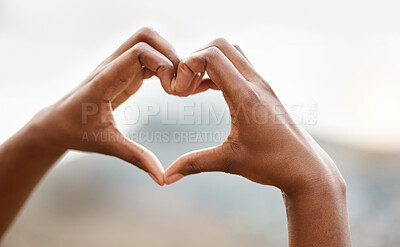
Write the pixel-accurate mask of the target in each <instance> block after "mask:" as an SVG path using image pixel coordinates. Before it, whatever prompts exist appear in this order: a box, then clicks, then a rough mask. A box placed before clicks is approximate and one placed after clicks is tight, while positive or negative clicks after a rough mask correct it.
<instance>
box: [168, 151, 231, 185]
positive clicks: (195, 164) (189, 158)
mask: <svg viewBox="0 0 400 247" xmlns="http://www.w3.org/2000/svg"><path fill="white" fill-rule="evenodd" d="M228 164H229V162H227V159H226V158H225V157H224V154H223V152H222V150H221V146H218V147H214V148H208V149H203V150H200V151H195V152H192V153H187V154H185V155H183V156H181V157H179V158H178V159H177V160H175V161H174V162H173V163H172V164H171V166H169V167H168V169H167V170H166V171H165V184H172V183H175V182H176V181H178V180H180V179H181V178H183V177H184V176H187V175H191V174H196V173H201V172H218V171H219V172H229V168H228V167H229V165H228Z"/></svg>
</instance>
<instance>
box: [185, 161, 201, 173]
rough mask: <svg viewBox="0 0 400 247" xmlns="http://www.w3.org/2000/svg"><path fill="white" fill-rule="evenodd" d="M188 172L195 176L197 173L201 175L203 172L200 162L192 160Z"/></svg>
mask: <svg viewBox="0 0 400 247" xmlns="http://www.w3.org/2000/svg"><path fill="white" fill-rule="evenodd" d="M187 168H188V172H189V173H190V174H195V173H200V172H201V165H200V164H199V161H198V160H196V159H192V160H190V162H189V163H188V165H187Z"/></svg>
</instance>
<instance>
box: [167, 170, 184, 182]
mask: <svg viewBox="0 0 400 247" xmlns="http://www.w3.org/2000/svg"><path fill="white" fill-rule="evenodd" d="M181 178H183V175H182V174H179V173H175V174H173V175H171V176H169V177H167V178H166V180H165V183H166V184H168V185H170V184H173V183H175V182H176V181H178V180H179V179H181Z"/></svg>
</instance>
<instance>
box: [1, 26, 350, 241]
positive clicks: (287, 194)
mask: <svg viewBox="0 0 400 247" xmlns="http://www.w3.org/2000/svg"><path fill="white" fill-rule="evenodd" d="M206 72H207V74H208V76H209V78H203V76H204V74H205V73H206ZM153 75H155V76H157V77H158V78H159V79H160V81H161V84H162V86H163V88H164V90H165V91H166V92H167V93H169V94H173V95H177V96H188V95H191V94H195V93H199V92H202V91H205V90H207V89H209V88H212V89H217V90H221V91H222V92H223V96H224V98H225V100H226V102H227V104H228V107H229V110H230V113H231V117H232V126H231V132H230V135H229V137H228V138H227V140H226V141H225V142H223V143H222V144H221V145H219V146H217V147H213V148H209V149H205V150H199V151H195V152H192V153H188V154H186V155H184V156H182V157H180V158H178V159H177V160H176V161H175V162H173V164H172V165H171V166H170V167H169V168H168V169H167V170H166V172H165V173H164V170H163V167H162V165H161V164H160V162H159V160H158V159H157V157H156V156H155V155H154V154H153V153H152V152H151V151H149V150H147V149H146V148H144V147H143V146H141V145H139V144H137V143H134V142H132V141H130V140H128V139H127V138H126V137H125V136H124V135H123V134H122V133H121V132H120V131H119V130H118V129H117V128H116V126H115V123H114V119H113V116H112V111H113V110H114V109H115V108H116V107H118V106H119V105H120V104H121V103H123V102H124V101H125V100H127V99H128V98H129V97H130V96H131V95H133V94H134V93H135V92H136V91H137V90H138V89H139V88H140V86H141V85H142V82H143V80H144V79H147V78H150V77H151V76H153ZM88 106H90V107H91V108H90V109H89V108H85V107H88ZM276 106H281V103H280V101H279V99H278V98H277V97H276V95H275V94H274V92H273V90H272V89H271V87H270V86H269V84H268V83H267V82H266V81H265V80H263V79H262V78H261V77H260V76H259V75H258V74H257V72H256V71H255V70H254V68H253V67H252V65H251V64H250V62H249V61H248V59H247V58H246V57H245V56H244V54H243V52H242V51H241V49H240V48H239V47H238V46H233V45H231V44H230V43H229V42H227V41H226V40H224V39H217V40H215V41H213V42H211V43H210V44H208V45H206V46H205V47H203V48H202V49H200V50H198V51H196V52H195V53H193V54H192V55H190V56H189V57H187V58H185V59H182V60H179V58H178V56H177V55H176V52H175V51H174V49H173V48H172V46H171V45H170V44H169V43H168V42H167V41H165V39H163V38H162V37H161V36H160V35H159V34H157V33H156V32H155V31H154V30H152V29H149V28H143V29H141V30H140V31H138V32H137V33H136V34H134V35H133V36H132V37H131V38H129V39H128V40H127V41H126V42H125V43H124V44H123V45H121V47H119V48H118V49H117V50H116V51H115V52H114V53H113V54H112V55H111V56H110V57H108V58H107V59H106V60H105V61H104V62H103V63H101V64H100V65H99V67H98V68H96V70H95V71H94V72H92V73H91V74H90V76H89V77H88V78H87V79H85V80H84V82H83V83H81V84H80V85H79V86H78V87H77V88H76V89H74V90H73V91H72V92H70V93H69V94H67V95H66V96H65V97H63V98H62V99H61V100H59V101H58V102H57V103H56V104H54V105H52V106H49V107H47V108H45V109H43V110H42V111H41V112H39V113H38V114H37V115H36V116H35V117H34V118H33V119H32V120H31V121H30V122H29V123H28V124H27V125H26V126H25V127H24V128H22V129H21V130H20V131H19V132H18V133H16V134H15V135H14V136H13V137H11V138H10V139H9V140H7V141H6V142H5V143H3V144H2V145H1V146H0V236H3V235H4V233H5V232H6V230H7V228H9V226H10V224H11V223H12V221H13V220H14V218H15V216H16V215H17V214H18V212H19V211H20V209H21V207H22V206H23V204H24V202H25V201H26V200H27V198H28V197H29V195H30V193H31V192H32V190H33V189H34V188H35V186H36V185H37V183H38V182H39V181H40V179H41V178H42V177H43V176H44V174H45V173H46V172H47V171H48V170H49V169H50V167H51V166H52V165H53V164H54V163H55V162H56V161H57V160H58V159H59V158H60V157H61V156H62V155H63V154H64V153H65V152H66V151H67V150H69V149H74V150H80V151H87V152H97V153H102V154H106V155H112V156H115V157H118V158H120V159H123V160H125V161H127V162H129V163H131V164H133V165H135V166H137V167H138V168H140V169H142V170H144V171H145V172H147V173H148V174H149V175H150V177H151V178H152V179H153V180H154V181H155V182H156V183H158V184H159V185H164V184H172V183H174V182H176V181H178V180H179V179H181V178H183V177H184V176H187V175H191V174H195V173H200V172H213V171H219V172H226V173H231V174H237V175H241V176H243V177H246V178H248V179H249V180H251V181H254V182H256V183H260V184H264V185H272V186H276V187H278V188H279V189H281V190H282V194H283V198H284V200H285V205H286V211H287V218H288V226H289V245H290V246H351V240H350V231H349V225H348V216H347V206H346V185H345V182H344V180H343V178H342V176H341V174H340V172H339V170H338V169H337V167H336V165H335V164H334V162H333V161H332V160H331V159H330V157H329V156H328V155H327V154H326V153H325V152H324V151H323V150H322V148H321V147H320V146H319V145H318V144H317V143H316V142H315V141H314V140H313V139H312V137H311V136H310V135H309V134H308V133H307V132H306V131H304V129H302V128H301V127H300V126H299V125H297V124H295V123H294V121H293V120H292V119H291V118H290V116H289V115H288V114H287V113H286V114H281V113H280V114H279V115H277V114H276V112H275V107H276ZM99 135H105V136H107V138H105V139H101V140H100V139H97V138H96V136H99ZM83 136H84V138H83Z"/></svg>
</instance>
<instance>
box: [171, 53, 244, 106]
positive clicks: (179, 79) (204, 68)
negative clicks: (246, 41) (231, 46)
mask: <svg viewBox="0 0 400 247" xmlns="http://www.w3.org/2000/svg"><path fill="white" fill-rule="evenodd" d="M195 72H201V73H204V72H207V74H208V76H209V77H210V79H211V80H212V81H213V82H214V83H215V84H216V86H217V87H218V88H219V89H221V91H222V92H223V93H224V97H225V99H227V98H229V100H230V101H232V102H235V101H236V102H238V100H239V99H238V98H239V96H240V95H241V94H242V92H243V91H245V90H248V89H249V88H248V86H249V85H247V84H248V82H247V80H246V79H245V78H244V77H243V76H242V74H241V73H239V71H238V70H237V69H236V68H235V66H233V64H232V63H231V62H230V61H229V60H228V58H227V57H226V56H225V55H224V54H223V53H222V52H221V51H220V50H219V49H218V48H216V47H210V48H207V49H205V50H202V51H199V52H196V53H193V54H192V55H190V56H189V57H187V58H185V59H183V60H181V62H180V63H179V66H178V73H177V76H176V79H175V80H174V82H175V87H174V89H175V91H177V92H184V91H185V90H186V89H187V88H189V87H190V82H191V81H192V79H193V77H194V73H195ZM227 101H228V100H227Z"/></svg>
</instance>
